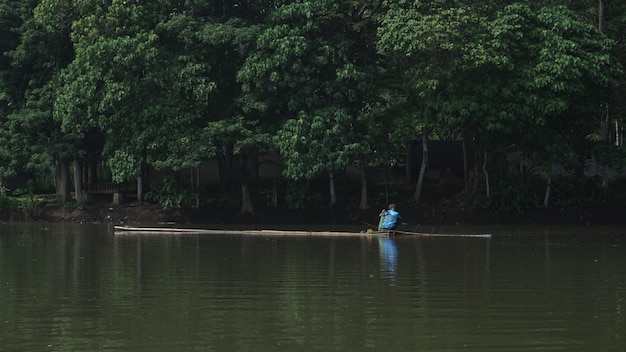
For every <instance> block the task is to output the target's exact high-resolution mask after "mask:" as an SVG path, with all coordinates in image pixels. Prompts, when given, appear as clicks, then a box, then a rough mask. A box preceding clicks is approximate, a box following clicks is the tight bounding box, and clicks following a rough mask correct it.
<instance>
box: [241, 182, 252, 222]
mask: <svg viewBox="0 0 626 352" xmlns="http://www.w3.org/2000/svg"><path fill="white" fill-rule="evenodd" d="M239 213H240V214H251V215H254V205H253V204H252V197H250V188H249V187H248V185H247V184H246V183H242V184H241V211H240V212H239Z"/></svg>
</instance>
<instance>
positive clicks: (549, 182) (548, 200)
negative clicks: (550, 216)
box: [543, 175, 552, 209]
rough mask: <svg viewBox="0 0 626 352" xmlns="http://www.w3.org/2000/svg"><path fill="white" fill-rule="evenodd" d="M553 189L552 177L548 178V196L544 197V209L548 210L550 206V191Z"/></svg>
mask: <svg viewBox="0 0 626 352" xmlns="http://www.w3.org/2000/svg"><path fill="white" fill-rule="evenodd" d="M551 189H552V175H549V176H548V180H547V182H546V194H545V195H544V197H543V207H544V208H546V209H547V208H548V204H549V202H550V191H551Z"/></svg>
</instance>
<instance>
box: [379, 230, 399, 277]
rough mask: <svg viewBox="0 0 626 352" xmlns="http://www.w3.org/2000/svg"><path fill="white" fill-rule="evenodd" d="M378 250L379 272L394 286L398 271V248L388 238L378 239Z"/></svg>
mask: <svg viewBox="0 0 626 352" xmlns="http://www.w3.org/2000/svg"><path fill="white" fill-rule="evenodd" d="M378 249H379V256H380V271H381V273H382V276H383V278H387V279H391V281H392V284H394V285H395V283H396V282H395V281H396V271H397V269H398V248H397V247H396V242H395V241H394V240H392V239H390V238H379V239H378Z"/></svg>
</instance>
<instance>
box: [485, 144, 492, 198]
mask: <svg viewBox="0 0 626 352" xmlns="http://www.w3.org/2000/svg"><path fill="white" fill-rule="evenodd" d="M483 174H484V175H485V189H486V190H487V197H489V196H490V195H491V193H490V191H489V173H488V172H487V152H485V154H484V157H483Z"/></svg>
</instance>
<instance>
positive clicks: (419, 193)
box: [413, 131, 428, 204]
mask: <svg viewBox="0 0 626 352" xmlns="http://www.w3.org/2000/svg"><path fill="white" fill-rule="evenodd" d="M427 165H428V132H426V131H425V132H422V165H421V166H420V173H419V176H418V177H417V185H416V186H415V193H413V200H415V204H419V202H420V197H421V196H422V187H423V185H424V175H425V174H426V166H427Z"/></svg>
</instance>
